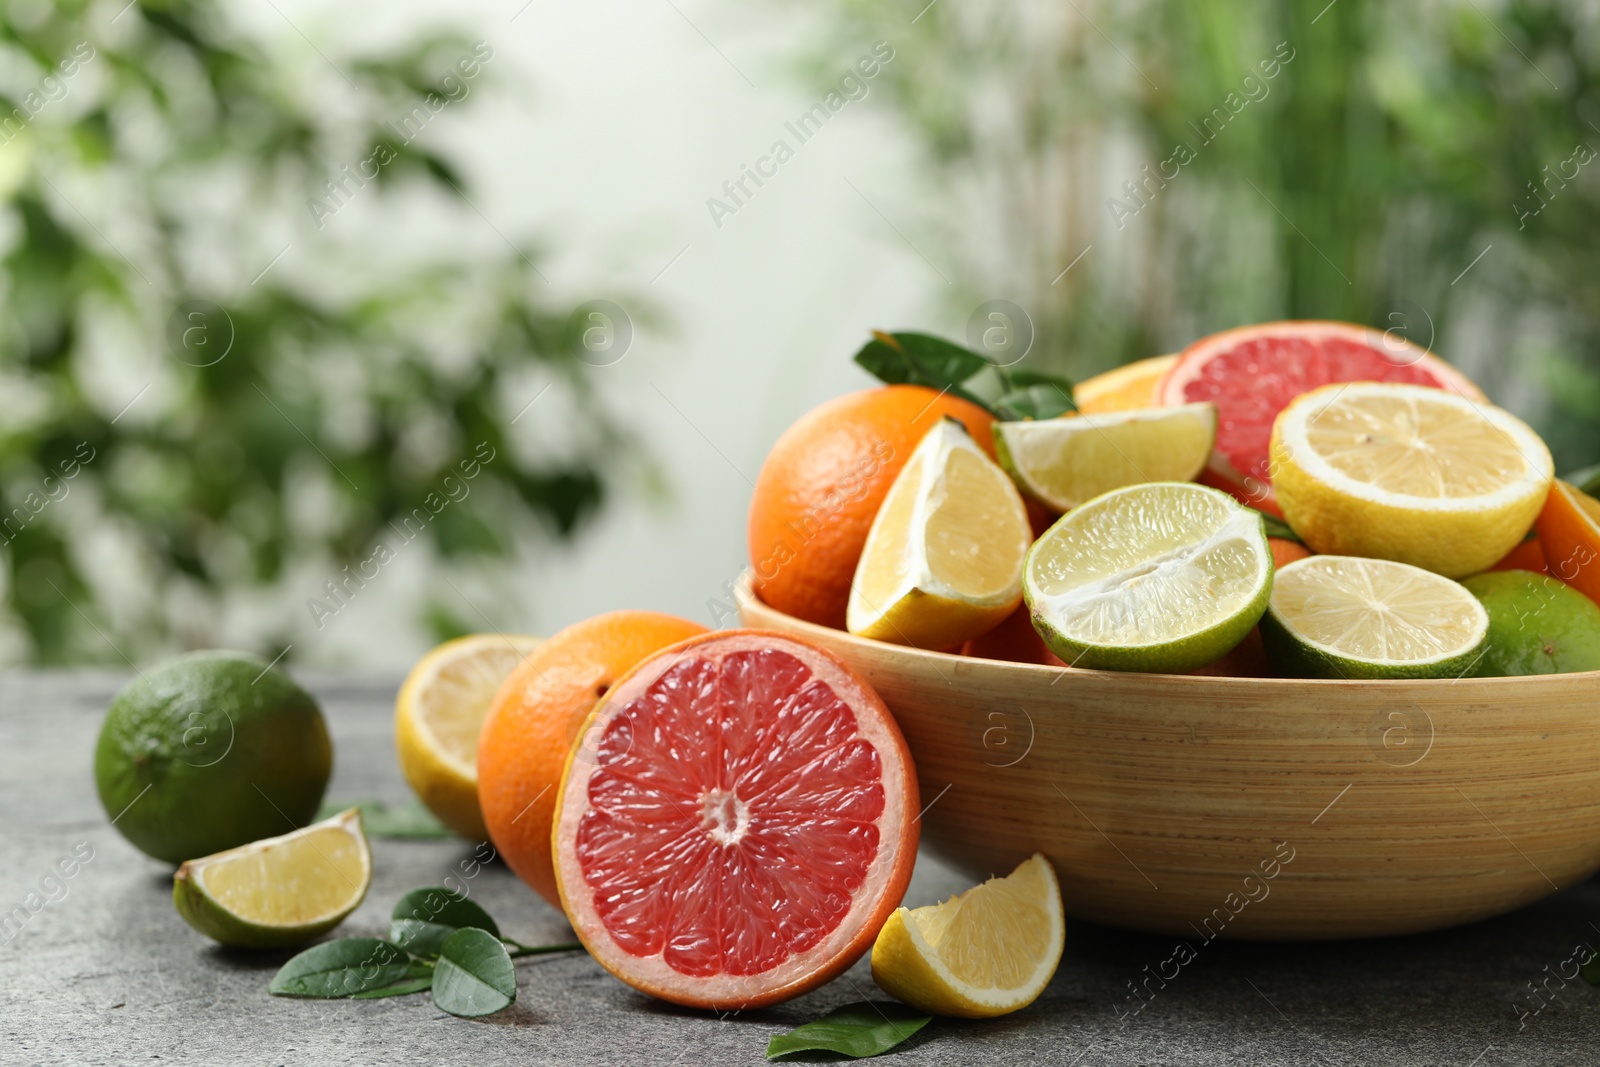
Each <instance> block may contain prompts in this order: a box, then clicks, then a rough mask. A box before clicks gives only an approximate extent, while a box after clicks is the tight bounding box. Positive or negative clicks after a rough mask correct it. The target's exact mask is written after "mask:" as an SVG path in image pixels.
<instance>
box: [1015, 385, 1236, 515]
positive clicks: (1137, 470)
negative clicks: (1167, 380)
mask: <svg viewBox="0 0 1600 1067" xmlns="http://www.w3.org/2000/svg"><path fill="white" fill-rule="evenodd" d="M1216 438H1217V408H1216V405H1214V404H1210V403H1199V404H1178V405H1175V406H1173V407H1166V408H1144V409H1140V410H1136V411H1116V412H1107V413H1105V414H1100V415H1075V416H1068V417H1064V418H1059V419H1037V420H1033V419H1030V420H1028V421H1026V422H997V423H995V424H994V446H995V454H996V455H997V456H998V457H999V459H1000V465H1001V466H1002V467H1004V468H1005V469H1006V473H1007V474H1009V475H1011V479H1012V480H1013V481H1014V482H1016V483H1017V488H1019V489H1021V490H1022V491H1023V492H1024V493H1026V494H1027V495H1028V496H1030V497H1032V498H1033V499H1035V500H1037V501H1038V502H1039V503H1041V504H1044V505H1046V506H1048V507H1052V508H1054V509H1055V510H1057V511H1070V510H1072V509H1073V508H1075V507H1077V506H1078V505H1079V504H1081V503H1083V502H1084V501H1085V500H1090V499H1093V498H1094V497H1097V496H1099V495H1100V494H1101V493H1105V492H1109V491H1110V490H1112V489H1118V488H1121V487H1122V486H1124V485H1137V484H1139V483H1141V482H1187V481H1191V480H1192V479H1193V478H1194V477H1195V475H1197V474H1199V473H1200V472H1201V471H1202V470H1204V469H1205V465H1206V460H1207V459H1209V458H1210V457H1211V446H1212V444H1213V443H1214V442H1215V441H1216Z"/></svg>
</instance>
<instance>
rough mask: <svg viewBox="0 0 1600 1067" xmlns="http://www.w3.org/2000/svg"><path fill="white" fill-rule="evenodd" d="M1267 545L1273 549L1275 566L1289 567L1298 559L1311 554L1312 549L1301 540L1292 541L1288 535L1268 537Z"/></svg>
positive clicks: (1273, 563)
mask: <svg viewBox="0 0 1600 1067" xmlns="http://www.w3.org/2000/svg"><path fill="white" fill-rule="evenodd" d="M1267 545H1268V546H1269V547H1270V548H1271V549H1272V565H1273V566H1274V567H1287V566H1288V565H1289V564H1291V563H1293V562H1294V561H1295V560H1297V559H1305V558H1306V557H1307V556H1309V555H1311V550H1310V549H1309V548H1307V547H1306V546H1305V545H1303V544H1301V543H1300V542H1299V541H1291V540H1289V539H1288V538H1287V537H1268V538H1267Z"/></svg>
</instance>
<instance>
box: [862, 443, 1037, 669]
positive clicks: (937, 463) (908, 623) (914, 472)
mask: <svg viewBox="0 0 1600 1067" xmlns="http://www.w3.org/2000/svg"><path fill="white" fill-rule="evenodd" d="M1032 536H1033V531H1032V528H1031V527H1030V526H1029V525H1028V512H1027V509H1026V508H1025V507H1024V506H1023V503H1022V497H1021V496H1020V495H1019V494H1018V493H1017V488H1016V486H1014V485H1012V484H1011V479H1010V478H1009V477H1007V475H1006V473H1005V471H1003V470H1001V469H1000V468H999V467H998V466H996V465H995V463H994V461H993V460H991V459H990V458H989V457H988V456H986V455H985V454H984V453H983V450H982V449H980V448H979V447H978V446H977V445H976V444H975V443H974V442H973V440H972V438H971V436H970V435H968V433H967V431H966V428H965V427H963V426H962V425H961V424H960V423H959V422H956V421H955V420H954V419H949V418H946V419H942V420H940V422H939V424H938V425H937V426H935V427H934V428H933V429H932V430H930V431H929V432H928V434H927V436H925V437H924V438H923V439H922V441H921V443H919V444H918V445H917V447H916V449H915V450H914V451H913V452H912V453H911V458H910V459H908V460H907V461H906V465H905V467H904V468H903V469H902V470H901V471H900V474H899V475H898V476H897V477H896V478H895V480H894V484H893V485H891V486H890V487H889V493H888V495H887V496H885V497H884V500H883V506H882V507H880V508H879V509H878V514H877V517H876V518H874V519H873V522H872V528H871V530H870V531H868V533H867V542H866V546H865V547H864V548H863V549H862V551H861V560H860V562H859V563H858V564H857V565H856V573H855V579H854V581H853V582H852V583H851V586H850V600H849V603H848V605H847V607H846V610H845V620H846V625H847V627H848V629H849V630H850V632H851V633H853V634H860V635H862V636H863V637H871V638H875V639H877V640H879V641H892V642H894V643H896V644H904V645H914V646H916V647H918V648H949V647H951V646H952V645H959V644H960V643H961V642H963V641H965V640H967V639H968V638H971V637H977V636H978V635H979V634H982V633H984V632H986V631H988V630H991V629H993V628H994V627H995V626H996V625H998V624H999V623H1000V621H1001V620H1002V619H1004V618H1005V617H1006V616H1007V615H1009V614H1011V612H1012V611H1013V610H1015V609H1016V606H1017V605H1018V604H1019V603H1020V602H1021V600H1022V561H1023V558H1024V557H1025V556H1026V555H1027V552H1028V545H1029V543H1030V542H1031V540H1032Z"/></svg>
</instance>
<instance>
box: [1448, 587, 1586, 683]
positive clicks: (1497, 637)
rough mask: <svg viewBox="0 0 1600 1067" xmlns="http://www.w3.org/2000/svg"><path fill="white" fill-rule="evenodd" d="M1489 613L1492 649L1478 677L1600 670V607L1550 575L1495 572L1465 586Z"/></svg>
mask: <svg viewBox="0 0 1600 1067" xmlns="http://www.w3.org/2000/svg"><path fill="white" fill-rule="evenodd" d="M1461 584H1462V585H1464V586H1466V588H1467V591H1468V592H1469V593H1471V594H1472V595H1473V596H1475V597H1477V598H1478V600H1479V601H1481V602H1482V604H1483V607H1484V610H1486V611H1487V612H1488V613H1489V645H1488V648H1487V649H1486V650H1485V651H1484V654H1483V659H1482V660H1480V661H1479V662H1478V668H1477V671H1476V673H1478V674H1480V675H1483V676H1486V677H1501V676H1504V675H1511V674H1565V673H1567V672H1569V671H1594V670H1600V606H1596V605H1595V602H1594V601H1592V600H1590V599H1589V598H1588V597H1586V596H1584V595H1583V594H1582V593H1580V592H1578V591H1577V590H1576V589H1573V588H1572V587H1571V586H1568V585H1564V584H1562V583H1561V582H1558V581H1556V580H1555V579H1554V578H1551V577H1550V576H1549V575H1544V574H1535V573H1533V572H1532V571H1516V570H1507V571H1491V572H1489V573H1486V574H1475V575H1473V576H1472V577H1471V578H1468V579H1467V580H1466V581H1464V582H1462V583H1461Z"/></svg>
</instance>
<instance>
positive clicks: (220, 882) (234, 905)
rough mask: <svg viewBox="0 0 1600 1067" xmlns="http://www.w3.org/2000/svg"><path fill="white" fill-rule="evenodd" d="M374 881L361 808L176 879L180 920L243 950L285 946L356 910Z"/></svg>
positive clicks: (199, 865) (192, 864)
mask: <svg viewBox="0 0 1600 1067" xmlns="http://www.w3.org/2000/svg"><path fill="white" fill-rule="evenodd" d="M371 881H372V850H371V849H370V848H369V847H368V845H367V835H366V833H365V832H364V831H363V830H362V828H361V813H360V811H358V810H357V809H356V808H351V809H349V810H348V811H344V812H340V813H339V814H338V815H335V816H334V817H333V818H331V819H327V820H325V821H323V822H319V823H312V824H311V825H310V826H307V827H304V828H302V829H299V830H296V831H294V832H293V833H289V834H284V835H283V836H282V837H269V838H266V839H265V840H262V841H254V842H251V843H250V844H248V845H241V846H239V847H238V848H231V849H228V850H227V851H226V852H218V853H216V854H215V855H213V856H206V857H204V858H202V859H195V860H189V861H187V862H186V863H184V864H183V866H181V867H179V868H178V872H177V873H176V874H175V875H173V876H172V901H173V904H174V905H176V906H177V909H178V914H179V915H182V916H183V918H184V920H185V921H186V922H188V924H189V925H190V926H192V927H194V928H195V929H196V930H199V931H200V932H201V933H202V934H205V935H206V936H207V937H210V938H213V939H214V940H217V941H220V942H222V943H223V944H224V945H236V946H238V947H240V948H286V947H288V946H290V945H298V944H302V943H303V942H306V941H309V940H311V939H312V938H314V937H316V936H317V935H319V934H322V933H326V932H327V931H328V930H331V929H333V928H334V927H335V926H337V925H339V923H340V922H342V921H344V918H345V916H347V915H349V914H350V913H351V912H352V911H355V910H356V906H357V905H359V904H360V903H361V900H362V898H363V897H365V896H366V895H367V886H368V885H369V884H370V883H371Z"/></svg>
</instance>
